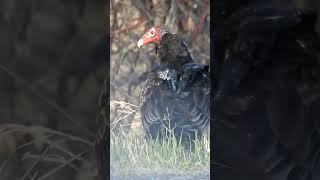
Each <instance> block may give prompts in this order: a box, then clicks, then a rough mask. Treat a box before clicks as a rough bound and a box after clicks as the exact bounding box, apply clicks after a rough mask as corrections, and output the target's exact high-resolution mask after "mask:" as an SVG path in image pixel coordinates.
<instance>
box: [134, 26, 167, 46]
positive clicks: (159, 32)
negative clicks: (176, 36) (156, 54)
mask: <svg viewBox="0 0 320 180" xmlns="http://www.w3.org/2000/svg"><path fill="white" fill-rule="evenodd" d="M168 32H169V31H168V30H167V29H166V28H165V27H164V26H154V27H152V28H151V29H149V30H148V31H147V32H146V33H145V34H144V35H143V36H142V37H141V39H140V40H139V41H138V43H137V45H138V47H139V48H140V47H141V46H143V45H146V44H149V43H155V44H157V43H159V42H160V40H161V38H162V36H163V35H165V34H166V33H168Z"/></svg>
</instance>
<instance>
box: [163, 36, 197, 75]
mask: <svg viewBox="0 0 320 180" xmlns="http://www.w3.org/2000/svg"><path fill="white" fill-rule="evenodd" d="M157 60H158V62H159V64H160V65H164V66H167V67H168V68H171V69H180V68H181V67H182V66H183V65H184V64H186V63H189V62H192V61H193V60H192V58H191V56H190V53H189V51H188V49H187V47H186V46H185V44H184V43H183V42H182V41H181V40H180V39H179V37H178V36H177V35H175V34H171V33H166V34H165V35H164V36H163V37H162V38H161V41H160V43H159V44H158V45H157Z"/></svg>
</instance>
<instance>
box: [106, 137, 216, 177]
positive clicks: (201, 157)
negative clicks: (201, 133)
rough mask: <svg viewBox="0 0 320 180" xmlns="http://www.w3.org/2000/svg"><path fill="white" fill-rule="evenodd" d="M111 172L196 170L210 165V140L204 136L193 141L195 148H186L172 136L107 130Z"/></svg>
mask: <svg viewBox="0 0 320 180" xmlns="http://www.w3.org/2000/svg"><path fill="white" fill-rule="evenodd" d="M110 144H111V149H110V156H111V174H112V175H116V176H119V175H132V174H148V173H160V174H189V175H192V174H196V173H199V172H203V171H208V170H209V167H210V149H209V147H210V145H209V144H210V143H209V138H208V137H207V136H206V137H205V138H204V139H203V140H202V141H200V140H198V139H197V140H196V141H195V150H194V151H192V152H190V151H187V150H186V149H185V148H184V147H183V146H182V145H181V144H180V141H179V140H178V139H176V138H174V137H171V138H169V139H168V140H167V141H162V142H159V141H152V140H147V139H146V138H144V137H143V132H141V133H139V134H138V133H135V132H131V131H129V132H125V131H120V132H117V133H115V132H111V138H110Z"/></svg>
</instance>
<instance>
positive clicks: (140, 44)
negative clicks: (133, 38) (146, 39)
mask: <svg viewBox="0 0 320 180" xmlns="http://www.w3.org/2000/svg"><path fill="white" fill-rule="evenodd" d="M137 45H138V48H140V47H141V46H142V45H143V41H142V39H140V40H139V41H138V43H137Z"/></svg>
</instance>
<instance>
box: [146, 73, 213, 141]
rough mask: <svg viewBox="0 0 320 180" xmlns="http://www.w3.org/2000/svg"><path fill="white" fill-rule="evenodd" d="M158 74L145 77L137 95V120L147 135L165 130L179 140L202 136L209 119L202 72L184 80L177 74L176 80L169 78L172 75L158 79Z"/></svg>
mask: <svg viewBox="0 0 320 180" xmlns="http://www.w3.org/2000/svg"><path fill="white" fill-rule="evenodd" d="M167 71H168V70H167ZM170 71H171V70H170ZM159 72H161V71H158V70H156V71H153V72H151V73H150V74H149V76H148V79H147V81H146V83H145V86H144V90H143V91H142V95H141V108H140V110H141V117H142V122H143V126H144V128H145V130H146V132H147V134H149V135H151V137H152V138H157V137H158V135H159V133H160V134H162V133H163V132H166V131H163V130H166V129H171V130H173V132H174V134H175V135H176V136H178V137H179V136H181V135H182V136H181V137H182V138H189V136H190V137H191V139H194V138H195V135H196V133H198V135H201V134H203V133H204V132H205V129H206V128H207V127H208V124H209V116H210V114H209V113H210V112H209V79H208V77H207V76H205V75H204V74H203V72H189V74H186V73H185V76H184V78H185V79H184V78H183V77H180V76H182V75H181V74H179V73H178V72H177V74H175V75H177V79H173V75H172V76H169V77H159ZM174 72H175V71H174ZM192 76H196V77H192ZM191 77H192V78H194V79H193V80H192V79H190V78H191ZM184 81H185V82H184ZM182 86H183V87H182Z"/></svg>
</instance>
